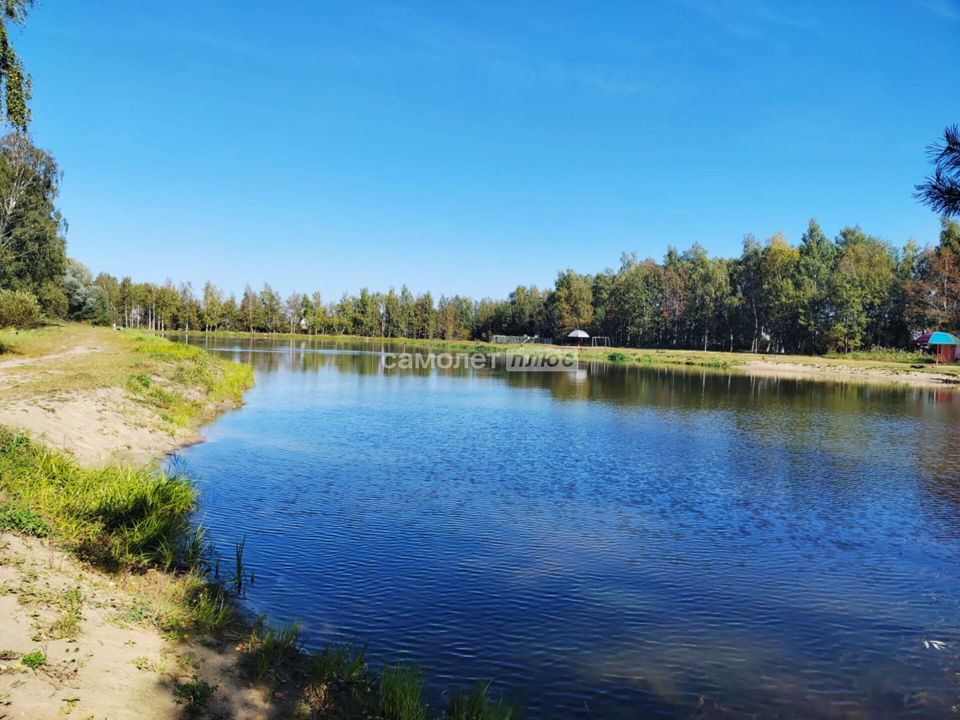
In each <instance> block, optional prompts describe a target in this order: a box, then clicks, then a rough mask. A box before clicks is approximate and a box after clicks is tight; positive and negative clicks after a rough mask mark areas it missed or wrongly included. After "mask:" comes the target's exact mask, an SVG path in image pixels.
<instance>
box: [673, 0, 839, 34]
mask: <svg viewBox="0 0 960 720" xmlns="http://www.w3.org/2000/svg"><path fill="white" fill-rule="evenodd" d="M676 2H677V3H678V4H679V5H680V6H682V7H686V8H688V9H691V10H694V11H696V12H697V13H699V14H701V15H703V16H704V17H706V18H708V19H710V20H712V21H715V22H717V23H718V24H719V25H720V26H721V27H723V28H725V29H726V30H727V31H728V32H731V33H733V34H735V35H740V36H745V37H746V36H758V35H764V34H766V33H768V32H770V31H771V30H779V29H788V30H799V31H803V32H809V33H812V34H814V35H821V34H822V31H823V28H822V26H821V24H820V23H819V22H818V21H817V20H815V19H814V18H812V17H808V16H805V15H802V14H800V13H799V12H798V11H788V10H787V9H786V8H785V7H784V5H783V4H772V3H769V2H766V0H747V1H745V2H739V3H717V2H713V1H712V0H676Z"/></svg>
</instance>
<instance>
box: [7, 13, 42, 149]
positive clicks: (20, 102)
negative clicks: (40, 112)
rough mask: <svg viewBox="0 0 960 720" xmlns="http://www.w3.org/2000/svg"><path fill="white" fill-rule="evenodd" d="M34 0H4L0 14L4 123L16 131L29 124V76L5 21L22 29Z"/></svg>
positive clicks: (23, 128) (24, 128) (25, 127)
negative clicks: (14, 47) (12, 42)
mask: <svg viewBox="0 0 960 720" xmlns="http://www.w3.org/2000/svg"><path fill="white" fill-rule="evenodd" d="M33 4H34V0H4V2H3V5H2V6H0V7H2V13H0V82H2V84H3V106H4V112H5V115H6V119H7V122H8V123H10V124H11V125H12V126H13V127H15V128H17V129H18V130H26V129H27V124H28V123H29V122H30V110H29V108H28V107H27V101H29V100H30V98H31V88H30V76H29V75H26V74H25V73H24V70H23V62H22V61H21V60H20V58H19V56H18V55H17V53H16V51H14V49H13V46H12V45H11V44H10V36H9V33H8V30H7V22H11V23H13V24H14V25H20V26H22V25H23V24H24V22H26V19H27V10H28V9H29V8H30V7H31V6H32V5H33Z"/></svg>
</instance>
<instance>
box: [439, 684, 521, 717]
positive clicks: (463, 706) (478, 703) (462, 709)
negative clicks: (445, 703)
mask: <svg viewBox="0 0 960 720" xmlns="http://www.w3.org/2000/svg"><path fill="white" fill-rule="evenodd" d="M446 717H447V718H449V720H513V718H514V710H513V708H512V707H510V706H508V705H504V704H503V703H502V702H501V701H500V700H496V701H493V700H491V699H490V683H488V682H478V683H475V684H474V685H473V686H472V687H470V688H469V689H468V690H462V689H455V690H454V691H453V692H452V693H451V695H450V706H449V707H448V708H447V713H446Z"/></svg>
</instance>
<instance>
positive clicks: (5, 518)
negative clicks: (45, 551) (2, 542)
mask: <svg viewBox="0 0 960 720" xmlns="http://www.w3.org/2000/svg"><path fill="white" fill-rule="evenodd" d="M11 530H12V531H14V532H18V533H22V534H23V535H31V536H33V537H46V536H47V535H49V534H50V526H49V525H48V524H47V522H46V521H45V520H44V519H43V518H42V517H40V516H39V515H38V514H37V513H35V512H34V511H33V510H28V509H26V508H15V507H0V532H10V531H11Z"/></svg>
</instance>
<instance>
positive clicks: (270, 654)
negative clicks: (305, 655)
mask: <svg viewBox="0 0 960 720" xmlns="http://www.w3.org/2000/svg"><path fill="white" fill-rule="evenodd" d="M300 627H301V626H300V623H297V622H294V623H290V624H289V625H279V626H273V625H269V624H268V623H267V622H266V621H265V620H264V618H262V617H260V618H257V621H256V622H255V623H254V624H253V627H252V628H251V630H250V638H249V640H248V642H247V661H248V662H247V665H248V669H249V671H250V675H251V676H252V677H253V679H254V680H256V681H258V682H267V683H270V684H273V683H276V682H279V681H282V680H283V679H285V676H286V670H287V668H288V667H289V666H291V665H292V664H294V663H296V661H297V660H298V659H299V656H300V652H301V651H302V649H303V636H302V633H301V631H300Z"/></svg>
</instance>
